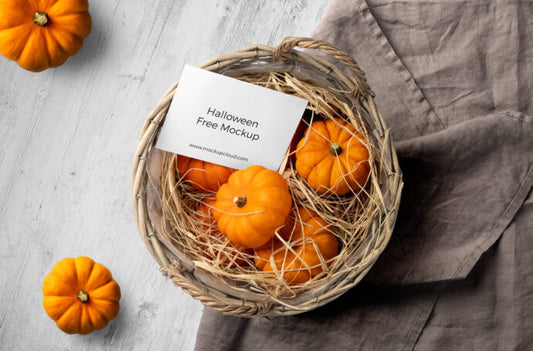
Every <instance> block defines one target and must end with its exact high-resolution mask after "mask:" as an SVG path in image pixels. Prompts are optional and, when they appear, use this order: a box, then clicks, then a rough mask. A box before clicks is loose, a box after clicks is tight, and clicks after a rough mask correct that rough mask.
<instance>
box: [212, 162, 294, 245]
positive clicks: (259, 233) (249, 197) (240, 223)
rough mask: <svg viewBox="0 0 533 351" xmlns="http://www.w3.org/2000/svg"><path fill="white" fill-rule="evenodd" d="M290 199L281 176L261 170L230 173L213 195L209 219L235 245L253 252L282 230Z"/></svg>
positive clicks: (260, 168) (289, 207) (288, 210)
mask: <svg viewBox="0 0 533 351" xmlns="http://www.w3.org/2000/svg"><path fill="white" fill-rule="evenodd" d="M291 205H292V198H291V194H290V193H289V186H288V185H287V182H286V181H285V179H284V178H283V176H282V175H281V174H279V173H277V172H274V171H272V170H269V169H266V168H264V167H262V166H250V167H248V168H246V169H244V170H239V171H236V172H235V173H233V174H232V175H231V176H230V177H229V179H228V182H227V183H226V184H223V185H222V186H221V187H220V189H218V191H217V193H216V202H215V207H214V209H213V216H214V217H215V219H216V221H217V226H218V228H219V229H220V231H221V232H222V233H223V234H224V235H226V236H227V237H228V238H229V239H230V240H231V242H233V243H234V244H235V245H241V246H246V247H249V248H257V247H260V246H262V245H264V244H266V243H267V242H268V241H269V240H270V239H271V238H272V237H273V236H274V235H275V232H276V230H277V229H278V228H280V227H282V226H283V225H284V224H285V221H286V220H287V216H288V215H289V213H290V211H291Z"/></svg>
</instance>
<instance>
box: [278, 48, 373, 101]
mask: <svg viewBox="0 0 533 351" xmlns="http://www.w3.org/2000/svg"><path fill="white" fill-rule="evenodd" d="M294 47H299V48H302V49H314V50H319V51H322V52H323V53H325V54H327V55H329V56H331V57H333V58H335V59H337V60H338V61H339V62H340V63H342V64H343V65H344V66H345V67H346V68H348V70H349V71H350V72H351V73H352V75H353V78H354V79H355V88H354V89H353V90H352V96H353V97H354V98H357V97H358V96H374V93H373V92H372V90H371V89H370V87H369V86H368V83H367V81H366V76H365V73H364V72H363V71H362V70H361V69H360V68H359V65H358V64H357V62H355V60H354V59H353V58H352V57H351V56H350V55H348V54H347V53H346V52H345V51H343V50H341V49H339V48H337V47H335V46H333V45H332V44H330V43H327V42H325V41H322V40H317V39H312V38H298V37H286V38H285V39H283V41H282V42H281V43H280V44H279V45H278V47H277V48H276V50H275V51H274V54H273V56H272V59H273V60H275V61H277V60H283V59H284V58H286V54H288V53H289V51H291V50H292V49H293V48H294Z"/></svg>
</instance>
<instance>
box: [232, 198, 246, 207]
mask: <svg viewBox="0 0 533 351" xmlns="http://www.w3.org/2000/svg"><path fill="white" fill-rule="evenodd" d="M233 203H235V205H237V207H239V208H241V207H243V206H244V205H246V196H235V197H234V198H233Z"/></svg>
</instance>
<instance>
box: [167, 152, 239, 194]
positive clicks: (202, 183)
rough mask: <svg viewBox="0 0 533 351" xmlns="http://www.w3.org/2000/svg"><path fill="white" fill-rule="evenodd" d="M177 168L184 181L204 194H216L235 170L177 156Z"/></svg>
mask: <svg viewBox="0 0 533 351" xmlns="http://www.w3.org/2000/svg"><path fill="white" fill-rule="evenodd" d="M176 168H177V170H178V173H179V175H180V176H181V177H182V180H183V181H185V182H187V183H189V184H191V185H192V187H193V188H195V189H196V190H198V191H203V192H215V191H217V190H218V188H220V186H221V185H222V184H224V183H226V182H227V181H228V178H229V176H230V175H231V174H232V173H233V172H234V171H235V170H234V169H233V168H229V167H225V166H221V165H217V164H214V163H211V162H207V161H202V160H198V159H195V158H191V157H187V156H182V155H177V156H176Z"/></svg>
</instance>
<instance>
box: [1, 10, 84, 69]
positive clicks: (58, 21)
mask: <svg viewBox="0 0 533 351" xmlns="http://www.w3.org/2000/svg"><path fill="white" fill-rule="evenodd" d="M88 8H89V4H88V2H87V0H69V1H63V0H46V1H45V0H0V13H1V14H2V15H1V16H0V54H2V55H3V56H5V57H6V58H8V59H10V60H13V61H16V62H17V63H18V64H19V65H20V66H21V67H22V68H24V69H27V70H29V71H34V72H39V71H43V70H45V69H47V68H50V67H57V66H59V65H62V64H63V63H64V62H65V61H66V60H67V58H68V57H70V56H72V55H74V54H76V53H77V52H78V50H79V49H80V48H81V46H82V44H83V39H84V38H85V37H86V36H87V35H89V33H90V31H91V16H90V15H89V12H88Z"/></svg>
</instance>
